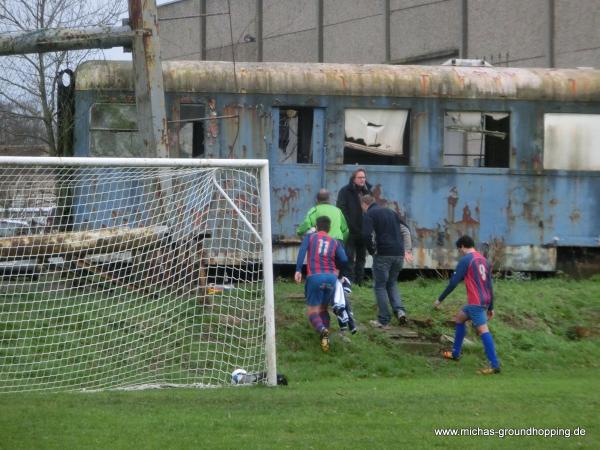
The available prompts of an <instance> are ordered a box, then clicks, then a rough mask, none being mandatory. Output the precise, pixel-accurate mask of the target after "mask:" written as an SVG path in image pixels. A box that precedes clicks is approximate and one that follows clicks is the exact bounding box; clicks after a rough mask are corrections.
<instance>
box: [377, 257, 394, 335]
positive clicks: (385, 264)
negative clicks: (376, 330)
mask: <svg viewBox="0 0 600 450" xmlns="http://www.w3.org/2000/svg"><path fill="white" fill-rule="evenodd" d="M392 259H393V256H381V255H375V256H373V268H372V270H373V289H374V291H375V300H376V301H377V320H378V321H379V324H381V325H383V326H385V325H387V324H389V323H390V320H391V316H390V309H389V307H388V293H387V283H388V278H389V273H390V266H391V263H392Z"/></svg>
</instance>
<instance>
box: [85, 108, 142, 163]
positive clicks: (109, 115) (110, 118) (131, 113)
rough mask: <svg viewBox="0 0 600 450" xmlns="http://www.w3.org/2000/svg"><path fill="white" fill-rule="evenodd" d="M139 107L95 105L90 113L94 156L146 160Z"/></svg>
mask: <svg viewBox="0 0 600 450" xmlns="http://www.w3.org/2000/svg"><path fill="white" fill-rule="evenodd" d="M143 148H144V146H143V145H142V142H141V139H140V136H139V133H138V129H137V109H136V106H135V104H129V103H127V104H123V103H95V104H93V105H92V107H91V109H90V155H91V156H107V157H146V156H148V155H144V154H143Z"/></svg>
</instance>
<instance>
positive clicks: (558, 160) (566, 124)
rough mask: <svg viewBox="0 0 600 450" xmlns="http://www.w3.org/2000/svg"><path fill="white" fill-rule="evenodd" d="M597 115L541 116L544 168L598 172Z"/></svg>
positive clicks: (599, 125)
mask: <svg viewBox="0 0 600 450" xmlns="http://www.w3.org/2000/svg"><path fill="white" fill-rule="evenodd" d="M598 148H600V114H544V169H558V170H600V152H598V151H596V149H598Z"/></svg>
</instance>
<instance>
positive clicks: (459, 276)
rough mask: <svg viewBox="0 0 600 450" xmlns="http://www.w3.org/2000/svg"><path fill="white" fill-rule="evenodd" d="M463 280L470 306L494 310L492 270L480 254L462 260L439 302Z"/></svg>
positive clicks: (469, 255)
mask: <svg viewBox="0 0 600 450" xmlns="http://www.w3.org/2000/svg"><path fill="white" fill-rule="evenodd" d="M462 280H465V287H466V288H467V299H468V302H469V305H476V306H482V307H484V308H487V309H489V310H492V309H493V306H494V291H493V287H492V270H491V267H490V264H489V263H488V261H487V260H486V259H485V258H484V257H483V256H482V255H481V254H480V253H479V252H476V251H475V252H471V253H467V254H466V255H465V256H463V257H462V258H460V260H459V261H458V264H457V265H456V270H455V272H454V274H453V275H452V278H450V282H449V283H448V286H447V287H446V289H444V292H442V294H441V295H440V296H439V298H438V300H439V301H440V302H441V301H442V300H444V298H446V296H448V294H450V292H452V291H453V290H454V288H455V287H456V286H457V285H458V283H460V282H461V281H462Z"/></svg>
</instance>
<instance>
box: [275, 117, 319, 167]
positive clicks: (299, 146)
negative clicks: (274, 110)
mask: <svg viewBox="0 0 600 450" xmlns="http://www.w3.org/2000/svg"><path fill="white" fill-rule="evenodd" d="M313 113H314V109H313V108H304V107H281V108H279V154H278V158H277V161H278V162H279V163H280V164H294V163H299V164H310V163H312V162H313V161H312V160H313V157H312V153H313V150H312V132H313Z"/></svg>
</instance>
